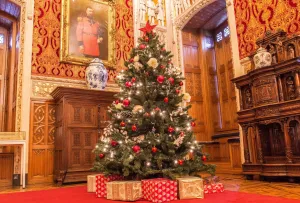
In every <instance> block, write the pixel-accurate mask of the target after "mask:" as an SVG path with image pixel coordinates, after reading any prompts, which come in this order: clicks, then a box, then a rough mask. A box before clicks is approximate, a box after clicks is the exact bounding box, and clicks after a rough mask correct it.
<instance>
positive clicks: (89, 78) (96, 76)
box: [85, 58, 108, 90]
mask: <svg viewBox="0 0 300 203" xmlns="http://www.w3.org/2000/svg"><path fill="white" fill-rule="evenodd" d="M85 79H86V84H87V86H88V88H89V89H95V90H103V89H104V88H105V87H106V84H107V79H108V72H107V70H106V68H105V67H104V65H103V63H102V61H101V60H100V59H98V58H95V59H93V60H92V61H91V63H90V64H89V66H88V67H87V68H86V71H85Z"/></svg>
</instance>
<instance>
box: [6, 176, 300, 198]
mask: <svg viewBox="0 0 300 203" xmlns="http://www.w3.org/2000/svg"><path fill="white" fill-rule="evenodd" d="M219 177H220V182H222V183H223V184H224V187H225V189H226V190H231V191H241V192H247V193H255V194H262V195H270V196H277V197H285V198H290V199H299V200H300V184H299V183H287V182H267V181H256V180H245V178H244V177H243V176H241V175H219ZM77 185H84V184H72V185H67V186H63V187H74V186H77ZM55 188H57V186H56V185H53V184H36V185H28V186H27V188H26V189H22V188H21V187H15V188H7V187H0V194H1V193H12V192H25V191H34V190H48V189H55Z"/></svg>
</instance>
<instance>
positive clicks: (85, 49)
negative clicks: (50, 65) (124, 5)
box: [60, 0, 115, 67]
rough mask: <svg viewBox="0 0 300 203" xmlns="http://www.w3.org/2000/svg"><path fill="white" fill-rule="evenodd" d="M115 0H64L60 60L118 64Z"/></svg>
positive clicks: (75, 62) (107, 64)
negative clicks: (100, 61) (96, 59)
mask: <svg viewBox="0 0 300 203" xmlns="http://www.w3.org/2000/svg"><path fill="white" fill-rule="evenodd" d="M114 38H115V4H114V0H62V13H61V43H60V61H61V62H66V63H72V64H80V65H87V64H88V63H89V62H90V61H91V60H92V59H94V58H100V59H101V60H102V61H103V63H104V65H106V66H108V67H113V65H114V64H115V61H114V58H115V57H114V55H115V43H114V40H115V39H114Z"/></svg>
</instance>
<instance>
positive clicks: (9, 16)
mask: <svg viewBox="0 0 300 203" xmlns="http://www.w3.org/2000/svg"><path fill="white" fill-rule="evenodd" d="M19 17H20V6H18V5H17V4H15V3H13V2H11V1H9V0H0V26H2V27H4V28H6V29H9V28H10V27H11V25H12V20H18V19H19Z"/></svg>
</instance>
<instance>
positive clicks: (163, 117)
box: [93, 22, 215, 179]
mask: <svg viewBox="0 0 300 203" xmlns="http://www.w3.org/2000/svg"><path fill="white" fill-rule="evenodd" d="M154 28H155V25H149V23H148V22H147V24H146V27H144V28H141V29H140V30H141V31H142V32H143V33H144V35H143V37H141V38H139V39H138V43H139V44H138V46H137V47H136V48H133V50H132V52H131V55H130V57H131V58H130V60H129V61H127V62H125V66H126V68H127V69H126V70H125V71H122V72H121V73H120V74H119V75H118V77H117V83H118V85H119V86H120V88H121V91H120V93H118V94H117V95H116V100H115V101H114V102H113V104H112V105H111V106H110V108H109V113H110V115H111V123H110V125H109V126H108V127H107V128H106V129H105V133H104V136H102V137H101V139H100V140H99V142H98V144H97V145H96V148H95V150H94V152H95V153H96V161H95V163H94V168H93V169H94V170H96V171H101V172H103V173H104V174H120V175H123V176H125V177H128V178H132V179H140V178H151V177H169V178H176V177H178V176H182V175H197V174H199V172H208V173H210V174H214V172H215V166H214V165H209V164H204V162H205V160H206V155H205V154H203V153H202V146H200V145H199V144H198V143H197V141H195V138H194V136H193V131H192V128H193V127H194V126H195V122H194V120H193V119H192V118H191V117H190V116H189V115H188V112H187V111H188V109H189V108H190V106H187V107H182V103H183V102H187V101H188V100H189V99H190V98H189V95H188V94H186V93H185V94H182V86H183V80H184V78H183V76H182V73H181V72H180V70H178V69H177V68H175V67H174V65H173V64H172V62H171V58H172V55H171V52H169V51H166V49H165V47H164V44H162V43H160V41H159V39H158V35H157V34H156V33H155V32H153V29H154Z"/></svg>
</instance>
